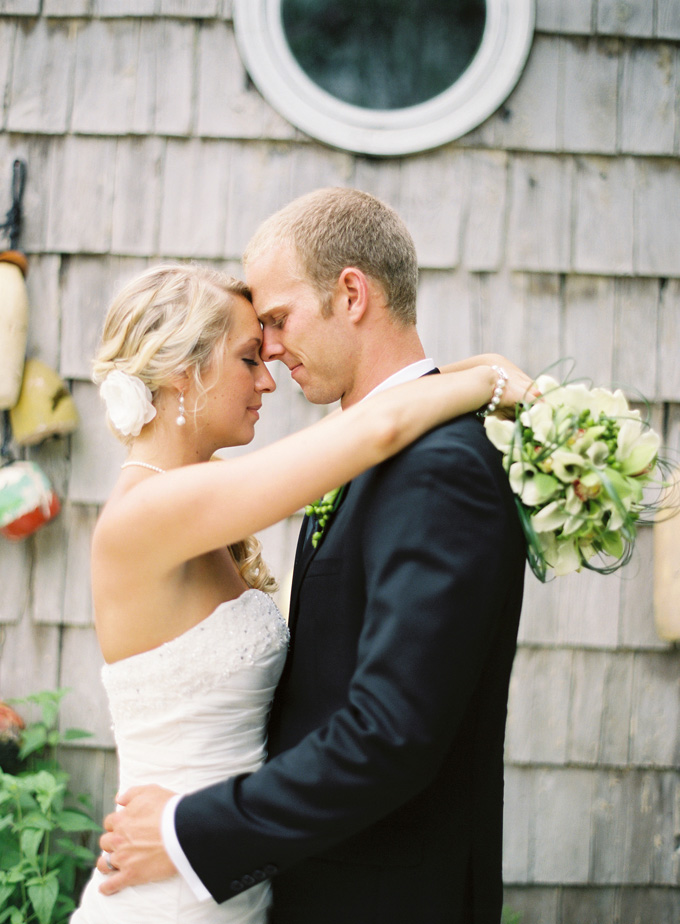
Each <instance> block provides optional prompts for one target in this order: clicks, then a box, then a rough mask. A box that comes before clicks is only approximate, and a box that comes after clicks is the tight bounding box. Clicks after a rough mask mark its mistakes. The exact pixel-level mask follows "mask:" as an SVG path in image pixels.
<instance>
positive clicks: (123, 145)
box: [111, 137, 166, 257]
mask: <svg viewBox="0 0 680 924" xmlns="http://www.w3.org/2000/svg"><path fill="white" fill-rule="evenodd" d="M165 145H166V142H165V140H164V139H161V138H155V137H146V138H125V139H121V140H120V141H119V142H118V144H117V145H116V168H115V181H114V182H115V187H114V188H115V193H114V198H113V212H112V224H111V250H112V251H113V252H114V253H116V254H124V255H130V256H136V255H139V256H140V257H143V256H146V255H148V254H155V253H158V210H159V208H160V199H161V176H162V170H163V160H164V154H165Z"/></svg>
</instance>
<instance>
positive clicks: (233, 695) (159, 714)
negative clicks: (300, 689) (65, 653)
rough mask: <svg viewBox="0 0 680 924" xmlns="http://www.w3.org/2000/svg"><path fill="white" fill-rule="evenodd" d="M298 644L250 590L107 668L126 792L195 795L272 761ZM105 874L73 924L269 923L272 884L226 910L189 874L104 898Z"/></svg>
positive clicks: (262, 597)
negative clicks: (280, 703)
mask: <svg viewBox="0 0 680 924" xmlns="http://www.w3.org/2000/svg"><path fill="white" fill-rule="evenodd" d="M287 647H288V628H287V626H286V623H285V621H284V619H283V617H282V616H281V614H280V613H279V611H278V609H277V608H276V606H275V604H274V603H273V602H272V600H271V598H270V597H269V596H268V595H267V594H265V593H263V592H262V591H259V590H247V591H246V592H245V593H244V594H242V596H240V597H238V598H237V599H236V600H229V601H227V602H225V603H222V604H220V606H218V607H217V609H216V610H215V611H214V613H212V614H211V615H210V616H208V617H207V619H204V620H203V622H200V623H198V625H196V626H193V627H192V628H191V629H189V630H188V631H187V632H184V633H183V634H182V635H180V636H178V637H177V638H175V639H173V640H172V641H170V642H167V643H166V644H164V645H161V646H160V647H159V648H154V649H152V650H151V651H145V652H143V653H142V654H138V655H134V656H133V657H130V658H125V659H124V660H122V661H116V662H115V663H113V664H107V665H105V666H104V667H103V669H102V679H103V682H104V686H105V688H106V692H107V694H108V698H109V705H110V709H111V715H112V718H113V729H114V734H115V739H116V746H117V748H118V759H119V766H120V792H124V791H125V790H126V789H128V788H129V787H130V786H136V785H139V784H143V783H158V784H159V785H161V786H165V787H166V788H168V789H172V790H174V791H175V792H180V793H187V792H191V791H193V790H196V789H200V788H201V787H203V786H208V785H210V784H211V783H216V782H218V781H219V780H223V779H225V778H226V777H229V776H235V775H236V774H238V773H248V772H251V771H253V770H257V768H258V767H259V766H260V765H261V764H262V762H263V760H264V757H265V742H266V725H267V717H268V714H269V708H270V706H271V701H272V697H273V695H274V690H275V688H276V684H277V682H278V680H279V677H280V675H281V671H282V669H283V663H284V660H285V657H286V650H287ZM103 878H104V877H103V876H102V875H101V873H99V872H98V871H97V870H95V871H94V873H93V874H92V878H91V879H90V881H89V882H88V884H87V886H86V888H85V891H84V893H83V896H82V899H81V904H80V907H79V908H78V910H77V911H75V912H74V914H73V916H72V917H71V924H161V922H163V924H165V922H173V924H264V922H265V921H266V919H267V911H268V909H269V906H270V902H271V897H270V895H271V893H270V886H269V883H268V882H263V883H259V884H258V885H256V886H253V887H252V888H250V889H247V890H246V891H245V892H241V893H240V894H239V895H236V896H235V897H234V898H231V899H229V901H227V902H225V903H224V904H222V905H218V904H216V903H215V902H213V901H206V902H199V901H197V900H196V899H195V898H194V896H193V893H192V892H191V890H190V889H189V887H188V886H187V885H186V883H185V882H184V880H183V879H182V878H181V877H180V876H174V877H173V878H172V879H168V880H166V881H165V882H158V883H150V884H149V885H145V886H140V887H138V888H134V887H133V888H129V889H125V890H124V891H122V892H119V893H118V894H117V895H111V896H104V895H102V894H101V893H100V892H99V891H98V886H99V885H100V883H101V881H102V879H103Z"/></svg>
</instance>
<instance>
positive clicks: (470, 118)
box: [234, 0, 535, 156]
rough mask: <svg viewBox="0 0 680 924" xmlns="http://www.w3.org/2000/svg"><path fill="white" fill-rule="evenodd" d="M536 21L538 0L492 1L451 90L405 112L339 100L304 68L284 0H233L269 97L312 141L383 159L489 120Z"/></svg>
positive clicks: (249, 56)
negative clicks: (287, 26)
mask: <svg viewBox="0 0 680 924" xmlns="http://www.w3.org/2000/svg"><path fill="white" fill-rule="evenodd" d="M534 21H535V11H534V0H487V18H486V25H485V29H484V34H483V36H482V41H481V44H480V46H479V49H478V50H477V54H476V55H475V57H474V58H473V59H472V62H471V64H470V66H469V67H468V68H467V70H466V71H465V72H464V73H463V74H462V75H461V77H460V78H459V79H458V80H457V81H456V82H455V83H454V84H453V85H452V86H451V87H450V88H449V89H448V90H445V91H444V92H443V93H440V94H439V95H438V96H436V97H434V98H433V99H431V100H428V101H427V102H425V103H421V104H419V105H417V106H408V107H406V108H404V109H364V108H362V107H360V106H354V105H352V104H350V103H345V102H343V101H342V100H339V99H336V98H335V97H334V96H332V95H331V94H330V93H327V92H326V91H325V90H322V89H321V88H320V87H319V86H317V85H316V84H315V83H314V82H313V81H312V80H311V79H310V78H309V77H308V76H307V74H306V73H305V72H304V71H303V70H302V68H301V67H300V65H299V64H298V63H297V61H296V60H295V58H294V57H293V54H292V52H291V51H290V48H289V47H288V44H287V42H286V38H285V35H284V32H283V26H282V24H281V0H234V28H235V32H236V40H237V43H238V47H239V50H240V53H241V57H242V59H243V62H244V64H245V67H246V70H247V71H248V73H249V74H250V77H251V78H252V80H253V82H254V84H255V85H256V86H257V88H258V89H259V90H260V92H261V93H262V95H263V96H264V97H265V99H266V100H267V101H268V102H269V103H270V104H271V105H272V106H273V107H274V108H275V109H276V110H277V111H278V112H279V113H281V115H283V116H284V117H285V118H286V119H287V120H288V121H289V122H290V123H291V124H293V125H295V126H296V127H297V128H299V129H301V130H302V131H303V132H305V133H306V134H308V135H310V136H311V137H312V138H317V139H318V140H320V141H323V142H325V143H326V144H329V145H332V146H333V147H337V148H342V149H343V150H346V151H353V152H355V153H362V154H373V155H383V156H387V155H401V154H412V153H414V152H416V151H425V150H428V149H429V148H434V147H438V146H439V145H441V144H446V143H447V142H449V141H453V139H454V138H459V137H460V136H461V135H464V134H465V133H466V132H468V131H470V130H471V129H472V128H475V127H476V126H477V125H479V124H480V123H481V122H483V121H484V120H485V119H486V118H488V117H489V116H490V115H491V114H492V113H493V112H494V111H495V110H496V109H497V108H498V107H499V106H500V105H501V103H502V102H503V101H504V100H505V99H507V97H508V96H509V95H510V92H511V90H512V89H513V87H514V86H515V84H516V83H517V80H518V79H519V76H520V74H521V72H522V69H523V67H524V64H525V62H526V59H527V56H528V54H529V49H530V47H531V41H532V38H533V31H534Z"/></svg>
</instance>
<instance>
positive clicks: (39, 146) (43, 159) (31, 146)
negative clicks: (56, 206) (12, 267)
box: [0, 133, 55, 253]
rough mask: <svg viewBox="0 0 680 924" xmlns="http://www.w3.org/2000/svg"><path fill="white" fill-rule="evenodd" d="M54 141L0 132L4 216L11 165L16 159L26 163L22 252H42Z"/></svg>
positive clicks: (8, 200)
mask: <svg viewBox="0 0 680 924" xmlns="http://www.w3.org/2000/svg"><path fill="white" fill-rule="evenodd" d="M54 144H55V141H54V139H53V138H51V137H50V136H41V135H38V136H35V137H34V136H32V135H9V134H7V133H0V198H1V201H2V206H1V207H0V215H2V216H3V220H4V214H5V211H6V209H8V208H9V207H10V205H11V198H10V197H11V188H12V187H11V183H12V166H13V162H14V160H15V158H19V159H21V160H23V161H24V162H25V163H26V188H25V190H24V197H23V201H22V212H23V223H22V227H21V238H20V242H19V243H20V246H21V248H22V250H23V251H24V252H27V253H31V252H34V253H35V252H38V253H40V252H41V251H43V250H44V249H45V234H46V224H47V210H48V206H49V196H50V182H51V174H50V157H51V150H52V147H53V145H54Z"/></svg>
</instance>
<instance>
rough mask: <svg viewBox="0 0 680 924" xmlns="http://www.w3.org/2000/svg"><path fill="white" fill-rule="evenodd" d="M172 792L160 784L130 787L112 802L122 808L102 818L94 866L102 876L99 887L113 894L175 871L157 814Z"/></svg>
mask: <svg viewBox="0 0 680 924" xmlns="http://www.w3.org/2000/svg"><path fill="white" fill-rule="evenodd" d="M174 795H175V794H174V793H173V792H170V790H169V789H163V788H162V787H161V786H134V787H133V788H132V789H128V791H127V792H125V793H123V795H122V796H117V797H116V801H117V802H118V804H119V805H121V806H123V808H122V809H121V810H120V811H118V812H113V813H112V814H111V815H107V816H106V818H105V819H104V827H105V829H106V833H104V834H102V836H101V837H100V838H99V846H100V847H101V849H102V851H103V852H102V855H101V856H100V857H99V859H98V860H97V869H98V870H99V872H100V873H104V874H105V875H106V879H105V880H104V882H103V883H102V884H101V886H100V887H99V891H100V892H103V893H104V895H113V893H114V892H120V890H121V889H125V888H126V887H127V886H131V885H141V884H142V883H144V882H155V881H157V880H159V879H167V878H168V877H169V876H174V875H175V873H176V872H177V870H176V868H175V866H174V864H173V862H172V860H171V859H170V857H169V856H168V855H167V853H166V851H165V848H164V846H163V840H162V837H161V816H162V814H163V809H164V808H165V804H166V803H167V801H168V800H169V799H170V798H172V796H174Z"/></svg>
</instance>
